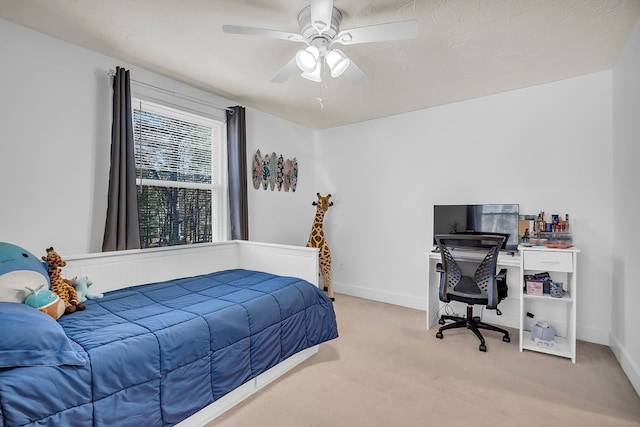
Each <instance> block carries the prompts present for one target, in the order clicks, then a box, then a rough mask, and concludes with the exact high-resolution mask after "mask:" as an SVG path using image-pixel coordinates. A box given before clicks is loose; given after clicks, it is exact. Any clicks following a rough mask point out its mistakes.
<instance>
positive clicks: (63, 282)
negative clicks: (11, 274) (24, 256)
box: [42, 247, 85, 313]
mask: <svg viewBox="0 0 640 427" xmlns="http://www.w3.org/2000/svg"><path fill="white" fill-rule="evenodd" d="M42 260H43V261H46V263H47V272H48V273H49V279H51V290H52V291H53V292H55V293H56V294H57V295H58V296H59V297H60V299H61V300H63V301H64V303H65V310H64V312H65V313H73V312H74V311H76V310H84V309H85V306H84V304H82V303H81V302H80V301H78V294H77V293H76V289H75V288H74V287H73V285H72V284H71V281H70V280H67V279H63V278H62V274H61V271H62V267H64V266H66V265H67V263H66V262H65V261H64V260H63V259H62V258H61V257H60V255H58V253H57V252H56V251H54V250H53V247H50V248H47V256H43V257H42Z"/></svg>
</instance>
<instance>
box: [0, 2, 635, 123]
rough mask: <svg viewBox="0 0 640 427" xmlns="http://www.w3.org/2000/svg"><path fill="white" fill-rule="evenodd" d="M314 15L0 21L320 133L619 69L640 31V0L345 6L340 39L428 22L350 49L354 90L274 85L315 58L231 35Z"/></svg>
mask: <svg viewBox="0 0 640 427" xmlns="http://www.w3.org/2000/svg"><path fill="white" fill-rule="evenodd" d="M308 3H309V2H308V0H0V18H3V19H6V20H9V21H12V22H15V23H17V24H20V25H24V26H26V27H29V28H32V29H35V30H37V31H40V32H43V33H46V34H49V35H51V36H53V37H56V38H59V39H62V40H65V41H68V42H71V43H74V44H77V45H80V46H83V47H85V48H88V49H91V50H94V51H97V52H100V53H103V54H106V55H109V56H112V57H114V58H117V59H119V60H122V61H126V62H128V63H131V64H134V65H137V66H141V67H143V68H146V69H149V70H151V71H155V72H157V73H159V74H162V75H165V76H168V77H171V78H174V79H176V80H179V81H182V82H184V83H187V84H190V85H193V86H196V87H199V88H202V89H204V90H207V91H210V92H214V93H216V94H218V95H221V96H223V97H225V98H228V99H230V100H232V101H234V102H237V103H239V104H242V105H245V106H248V107H252V108H255V109H258V110H261V111H264V112H267V113H270V114H273V115H275V116H279V117H282V118H284V119H287V120H290V121H292V122H296V123H299V124H300V125H303V126H305V127H307V128H310V129H321V128H327V127H333V126H338V125H343V124H348V123H354V122H359V121H363V120H368V119H372V118H378V117H383V116H389V115H393V114H398V113H403V112H408V111H413V110H419V109H423V108H428V107H432V106H436V105H443V104H447V103H451V102H456V101H460V100H465V99H471V98H475V97H479V96H485V95H489V94H494V93H499V92H504V91H508V90H512V89H518V88H523V87H528V86H532V85H537V84H541V83H546V82H550V81H556V80H561V79H565V78H571V77H576V76H580V75H584V74H588V73H593V72H597V71H602V70H606V69H610V68H612V66H613V64H614V63H615V60H616V59H617V57H618V55H619V53H620V51H621V50H622V47H623V46H624V43H625V42H626V40H627V39H628V37H629V35H630V33H631V30H632V29H633V27H634V25H635V24H636V23H637V22H638V20H639V19H640V0H579V1H578V0H575V1H574V0H334V6H335V7H337V8H338V9H340V11H341V12H342V15H343V19H342V25H341V29H350V28H354V27H361V26H366V25H374V24H381V23H386V22H393V21H401V20H408V19H416V20H418V21H419V25H420V30H419V34H418V37H417V38H416V39H415V40H403V41H393V42H381V43H366V44H360V45H352V46H345V47H343V48H342V50H343V51H344V52H345V53H346V54H347V55H349V57H350V58H352V59H353V60H354V61H355V62H356V63H357V64H358V66H359V67H360V68H361V69H362V70H363V71H365V73H366V74H367V75H368V76H369V80H367V81H366V82H365V83H362V84H359V85H353V84H352V83H350V82H349V81H348V80H347V79H346V78H345V77H344V76H341V77H338V78H336V79H332V78H330V77H329V78H328V79H327V80H326V81H325V83H324V84H320V83H313V82H310V81H308V80H305V79H303V78H301V77H299V76H298V75H294V76H293V77H291V78H290V79H289V80H288V81H286V82H285V83H271V82H270V80H271V78H272V77H273V76H274V75H275V74H276V72H277V71H278V70H279V69H280V68H281V67H282V66H284V65H285V64H286V63H287V62H288V61H289V60H290V59H291V58H292V57H293V56H294V55H295V52H296V51H297V50H298V49H300V48H301V47H303V46H304V45H301V44H298V43H293V42H289V41H285V40H276V39H266V38H258V37H250V36H240V35H233V34H225V33H223V32H222V30H221V28H222V25H224V24H234V25H243V26H254V27H262V28H269V29H275V30H281V31H287V32H293V33H297V32H298V22H297V15H298V12H299V11H300V10H301V9H302V8H304V7H305V6H307V5H308ZM0 60H1V58H0ZM116 65H117V64H116ZM134 78H135V76H134ZM317 98H322V99H323V104H324V108H321V105H320V103H319V102H318V100H317Z"/></svg>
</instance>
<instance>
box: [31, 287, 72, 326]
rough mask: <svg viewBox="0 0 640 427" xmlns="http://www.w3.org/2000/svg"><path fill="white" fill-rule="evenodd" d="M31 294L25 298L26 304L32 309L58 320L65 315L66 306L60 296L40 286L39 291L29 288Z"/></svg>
mask: <svg viewBox="0 0 640 427" xmlns="http://www.w3.org/2000/svg"><path fill="white" fill-rule="evenodd" d="M27 289H28V290H29V291H30V292H31V293H30V294H29V295H27V298H25V300H24V303H25V304H26V305H28V306H30V307H33V308H37V309H38V310H40V311H41V312H43V313H45V314H48V315H49V316H51V317H53V318H54V319H56V320H58V319H59V318H60V316H62V315H63V314H64V309H65V304H64V301H62V300H61V299H60V297H59V296H58V294H56V293H55V292H53V291H51V290H49V289H46V288H45V287H44V285H40V287H39V288H38V289H35V290H33V289H31V288H29V287H27Z"/></svg>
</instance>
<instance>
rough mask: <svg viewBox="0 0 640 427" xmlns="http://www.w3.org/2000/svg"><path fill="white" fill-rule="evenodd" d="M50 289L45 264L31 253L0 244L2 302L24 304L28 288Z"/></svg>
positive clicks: (0, 296)
mask: <svg viewBox="0 0 640 427" xmlns="http://www.w3.org/2000/svg"><path fill="white" fill-rule="evenodd" d="M39 286H42V287H43V289H44V288H46V289H49V275H48V274H47V268H46V266H45V264H44V263H43V262H42V261H41V260H40V259H39V258H38V257H37V256H35V255H33V254H32V253H31V252H29V251H27V250H26V249H24V248H21V247H20V246H16V245H13V244H11V243H5V242H0V301H10V302H18V303H21V304H22V303H23V302H24V299H25V298H26V297H27V295H28V294H29V292H28V291H27V290H26V289H27V287H30V288H32V289H36V288H38V287H39Z"/></svg>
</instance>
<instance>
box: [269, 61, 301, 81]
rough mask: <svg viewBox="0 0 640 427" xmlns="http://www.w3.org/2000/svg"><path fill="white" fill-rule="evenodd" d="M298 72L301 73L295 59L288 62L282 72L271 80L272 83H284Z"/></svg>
mask: <svg viewBox="0 0 640 427" xmlns="http://www.w3.org/2000/svg"><path fill="white" fill-rule="evenodd" d="M296 72H298V73H299V72H300V69H299V68H298V65H296V58H295V57H293V58H291V60H290V61H289V62H287V64H286V65H285V66H284V67H282V68H281V69H280V71H278V72H277V73H276V75H275V76H273V78H272V79H271V83H284V82H285V81H287V80H288V79H289V77H291V76H292V75H294V74H295V73H296Z"/></svg>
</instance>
